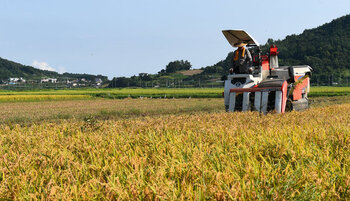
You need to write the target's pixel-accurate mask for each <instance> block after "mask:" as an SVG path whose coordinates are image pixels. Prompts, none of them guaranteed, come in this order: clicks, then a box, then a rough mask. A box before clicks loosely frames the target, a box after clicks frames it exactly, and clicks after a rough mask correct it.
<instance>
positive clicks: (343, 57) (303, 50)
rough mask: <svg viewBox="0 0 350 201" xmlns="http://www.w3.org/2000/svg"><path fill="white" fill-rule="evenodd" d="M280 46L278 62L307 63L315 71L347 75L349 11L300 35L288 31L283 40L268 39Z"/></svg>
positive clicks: (348, 69) (349, 57)
mask: <svg viewBox="0 0 350 201" xmlns="http://www.w3.org/2000/svg"><path fill="white" fill-rule="evenodd" d="M271 43H274V44H276V45H277V46H278V48H279V52H280V54H279V62H280V64H281V65H297V64H307V65H310V66H311V67H313V69H314V74H316V75H325V74H330V73H333V74H337V73H340V74H342V75H346V76H350V15H346V16H343V17H341V18H338V19H335V20H333V21H332V22H330V23H327V24H324V25H322V26H319V27H317V28H314V29H307V30H305V31H304V32H303V33H302V34H300V35H290V36H287V37H286V38H285V39H283V40H277V41H273V40H272V39H269V40H268V43H267V44H266V45H265V46H264V47H263V49H267V46H269V45H270V44H271Z"/></svg>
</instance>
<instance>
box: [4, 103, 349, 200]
mask: <svg viewBox="0 0 350 201" xmlns="http://www.w3.org/2000/svg"><path fill="white" fill-rule="evenodd" d="M348 111H350V104H342V105H333V106H329V107H322V108H313V109H310V110H307V111H304V112H291V113H286V114H283V115H277V114H268V115H266V116H264V115H259V114H258V113H252V112H248V113H224V112H223V113H212V114H204V113H202V114H181V115H168V116H158V117H145V118H134V119H128V120H127V119H120V120H103V121H102V120H96V119H94V118H91V119H85V120H84V121H82V120H68V121H62V122H58V123H40V124H33V125H31V126H28V127H21V126H20V125H11V124H10V125H5V124H3V125H0V153H1V155H2V157H1V158H0V164H1V165H0V170H1V174H0V175H1V176H0V181H1V182H0V195H2V198H10V199H33V198H37V199H44V198H46V199H63V200H71V199H83V200H91V199H122V200H132V199H145V200H152V199H170V200H174V199H184V200H188V199H195V200H198V199H209V200H210V199H218V200H227V199H238V200H243V199H245V200H251V199H262V200H272V199H276V200H282V199H286V200H289V199H296V200H329V199H346V198H350V188H349V186H350V167H349V166H350V157H349V156H350V149H349V143H350V113H349V112H348Z"/></svg>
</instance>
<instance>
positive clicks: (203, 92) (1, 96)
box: [0, 87, 350, 102]
mask: <svg viewBox="0 0 350 201" xmlns="http://www.w3.org/2000/svg"><path fill="white" fill-rule="evenodd" d="M222 92H223V88H159V89H158V88H145V89H140V88H130V89H127V88H123V89H66V90H37V91H35V90H34V91H6V90H2V91H0V102H6V101H7V102H11V101H16V98H14V97H13V96H20V97H22V98H20V101H22V100H24V99H25V98H24V96H28V97H30V98H28V100H29V101H33V100H35V98H34V97H35V96H37V97H38V98H37V99H36V100H38V101H40V100H42V101H45V100H56V99H57V100H69V99H92V98H105V99H123V98H140V97H147V98H168V99H169V98H190V97H191V98H221V97H222ZM348 95H350V87H312V90H311V93H310V94H309V96H310V97H321V96H348ZM79 96H80V97H79ZM6 97H8V98H6Z"/></svg>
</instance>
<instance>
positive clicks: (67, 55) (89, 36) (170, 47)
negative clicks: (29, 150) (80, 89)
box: [0, 0, 350, 78]
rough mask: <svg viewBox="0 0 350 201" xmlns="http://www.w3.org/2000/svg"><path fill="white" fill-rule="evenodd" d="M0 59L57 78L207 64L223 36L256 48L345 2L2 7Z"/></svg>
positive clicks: (348, 7) (9, 0)
mask: <svg viewBox="0 0 350 201" xmlns="http://www.w3.org/2000/svg"><path fill="white" fill-rule="evenodd" d="M0 9H1V12H0V20H1V31H0V57H2V58H6V59H9V60H12V61H16V62H19V63H22V64H25V65H32V66H35V67H37V68H42V69H54V70H56V71H58V72H72V73H91V74H103V75H107V76H109V78H112V77H114V76H118V77H119V76H131V75H134V74H136V75H137V74H138V73H140V72H147V73H156V72H158V71H159V70H161V69H163V68H165V66H166V64H168V63H169V62H170V61H174V60H181V59H184V60H189V61H190V62H191V63H192V65H193V67H194V68H200V67H204V66H209V65H212V64H215V63H216V62H218V61H220V60H222V59H224V58H225V57H226V55H227V53H228V52H229V51H232V50H233V48H232V47H230V45H229V44H228V43H227V42H226V40H225V38H224V37H223V35H222V34H221V30H223V29H244V30H247V31H248V32H249V33H250V34H251V35H252V36H253V37H255V38H256V39H257V40H258V41H259V42H260V43H261V44H264V43H265V42H266V41H267V39H268V38H273V39H283V38H285V37H286V36H287V35H290V34H299V33H301V32H303V30H304V29H310V28H315V27H317V26H320V25H322V24H324V23H327V22H330V21H331V20H333V19H335V18H338V17H341V16H343V15H346V14H349V13H350V1H349V0H333V1H326V0H294V1H286V0H280V1H272V0H266V1H261V0H250V1H236V0H217V1H214V0H177V1H171V0H138V1H135V0H114V1H113V0H99V1H97V0H70V1H68V0H59V1H58V0H30V1H28V0H2V2H1V4H0Z"/></svg>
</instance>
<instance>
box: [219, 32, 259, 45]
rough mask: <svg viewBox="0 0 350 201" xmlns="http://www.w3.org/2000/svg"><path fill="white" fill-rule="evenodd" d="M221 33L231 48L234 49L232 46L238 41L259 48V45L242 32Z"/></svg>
mask: <svg viewBox="0 0 350 201" xmlns="http://www.w3.org/2000/svg"><path fill="white" fill-rule="evenodd" d="M222 33H223V34H224V36H225V37H226V39H227V41H228V42H229V43H230V44H231V46H232V47H234V44H235V43H238V42H239V41H243V42H245V43H248V45H257V46H259V43H258V42H257V41H256V40H255V39H254V38H253V37H252V36H250V35H249V34H248V33H247V32H245V31H244V30H223V31H222Z"/></svg>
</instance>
